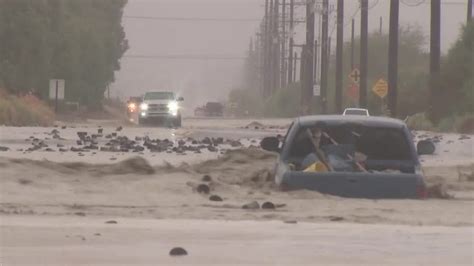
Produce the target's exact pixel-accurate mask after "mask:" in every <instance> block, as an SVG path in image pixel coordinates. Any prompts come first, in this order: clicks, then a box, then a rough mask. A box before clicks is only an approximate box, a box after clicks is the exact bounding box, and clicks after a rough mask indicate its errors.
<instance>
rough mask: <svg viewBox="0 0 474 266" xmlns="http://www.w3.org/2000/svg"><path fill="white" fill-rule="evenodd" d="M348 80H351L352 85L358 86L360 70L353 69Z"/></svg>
mask: <svg viewBox="0 0 474 266" xmlns="http://www.w3.org/2000/svg"><path fill="white" fill-rule="evenodd" d="M349 78H350V79H351V80H352V82H353V83H355V84H359V81H360V70H359V69H358V68H354V69H353V70H352V72H351V74H349Z"/></svg>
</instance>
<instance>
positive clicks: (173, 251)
mask: <svg viewBox="0 0 474 266" xmlns="http://www.w3.org/2000/svg"><path fill="white" fill-rule="evenodd" d="M186 255H188V252H187V251H186V250H185V249H184V248H182V247H175V248H172V249H171V250H170V256H186Z"/></svg>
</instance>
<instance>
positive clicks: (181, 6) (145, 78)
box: [112, 0, 467, 108]
mask: <svg viewBox="0 0 474 266" xmlns="http://www.w3.org/2000/svg"><path fill="white" fill-rule="evenodd" d="M288 1H289V0H288ZM420 1H421V2H423V1H422V0H403V1H402V3H401V5H400V24H401V25H406V24H417V25H419V26H421V28H422V29H423V30H424V31H425V34H426V36H427V38H429V22H430V10H429V9H430V8H429V4H428V3H429V2H430V1H429V0H426V1H425V3H423V4H421V5H419V6H416V7H410V6H407V5H405V4H404V3H408V4H416V3H417V2H420ZM297 2H300V1H297ZM330 2H331V4H335V2H336V1H335V0H330ZM369 2H370V4H369V5H370V6H371V9H370V11H369V25H370V29H369V30H370V31H375V30H378V27H379V17H380V16H382V17H383V20H384V25H383V30H384V31H385V32H387V31H388V18H389V0H369ZM442 2H443V5H442V23H441V26H442V32H441V36H442V50H443V52H446V51H447V49H449V47H450V46H451V45H452V43H453V42H454V41H455V40H456V38H457V36H458V35H459V29H460V27H461V25H462V23H464V22H465V20H466V3H467V0H442ZM264 3H265V1H264V0H129V3H128V5H127V7H126V9H125V16H142V17H184V18H186V17H199V18H243V19H247V18H250V19H261V18H262V16H263V14H264ZM345 5H346V6H345V11H346V12H345V18H346V22H347V21H349V19H350V18H351V17H352V16H353V14H355V13H356V12H357V9H358V0H346V1H345ZM297 12H298V14H299V17H301V18H303V16H304V14H305V10H304V7H299V8H298V11H297ZM334 16H335V14H334ZM354 17H355V19H356V32H358V31H359V28H358V25H359V23H360V20H359V19H360V13H357V14H356V15H355V16H354ZM123 25H124V27H125V31H126V34H127V38H128V40H129V42H130V50H129V51H128V52H127V55H226V56H236V57H244V56H245V53H246V51H247V49H248V43H249V39H250V37H251V36H253V35H254V34H255V32H256V31H257V29H258V25H259V22H258V21H232V22H229V21H219V22H216V21H191V22H190V21H167V20H151V19H132V18H124V20H123ZM304 32H305V27H304V25H303V24H301V25H299V26H298V27H297V28H296V39H297V42H299V43H302V42H304ZM334 34H335V32H334ZM344 34H345V38H346V39H348V38H350V35H349V34H350V24H347V26H346V28H345V32H344ZM334 36H335V35H334ZM242 64H243V61H242V60H219V61H217V60H207V61H202V60H169V59H168V60H165V59H156V58H154V59H143V58H127V57H126V58H123V59H122V61H121V65H122V69H121V71H119V72H118V73H117V75H116V76H117V81H116V82H115V84H113V86H112V94H113V95H118V96H120V97H127V96H131V95H140V94H142V93H143V92H145V91H147V90H173V91H176V92H178V93H180V94H182V95H183V96H184V97H185V98H186V102H187V106H188V107H189V108H191V107H194V106H196V105H197V104H203V103H205V102H206V101H207V100H221V99H225V98H226V96H227V93H228V91H229V90H230V89H231V88H235V87H238V86H239V84H240V82H241V78H240V75H241V70H242Z"/></svg>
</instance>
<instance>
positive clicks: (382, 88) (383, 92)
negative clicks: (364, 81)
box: [372, 79, 388, 98]
mask: <svg viewBox="0 0 474 266" xmlns="http://www.w3.org/2000/svg"><path fill="white" fill-rule="evenodd" d="M372 91H373V92H374V93H375V94H376V95H377V96H379V97H380V98H385V97H386V96H387V94H388V84H387V82H386V81H385V80H384V79H379V80H378V81H377V82H376V83H375V85H374V87H373V88H372Z"/></svg>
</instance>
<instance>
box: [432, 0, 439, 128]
mask: <svg viewBox="0 0 474 266" xmlns="http://www.w3.org/2000/svg"><path fill="white" fill-rule="evenodd" d="M440 44H441V0H431V35H430V90H431V98H430V108H431V110H430V111H431V119H432V120H433V121H437V120H438V119H439V114H440V111H441V110H440V108H441V106H438V104H437V103H438V102H439V97H440V96H441V95H440V93H441V90H440V87H439V72H440V62H441V45H440Z"/></svg>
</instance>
